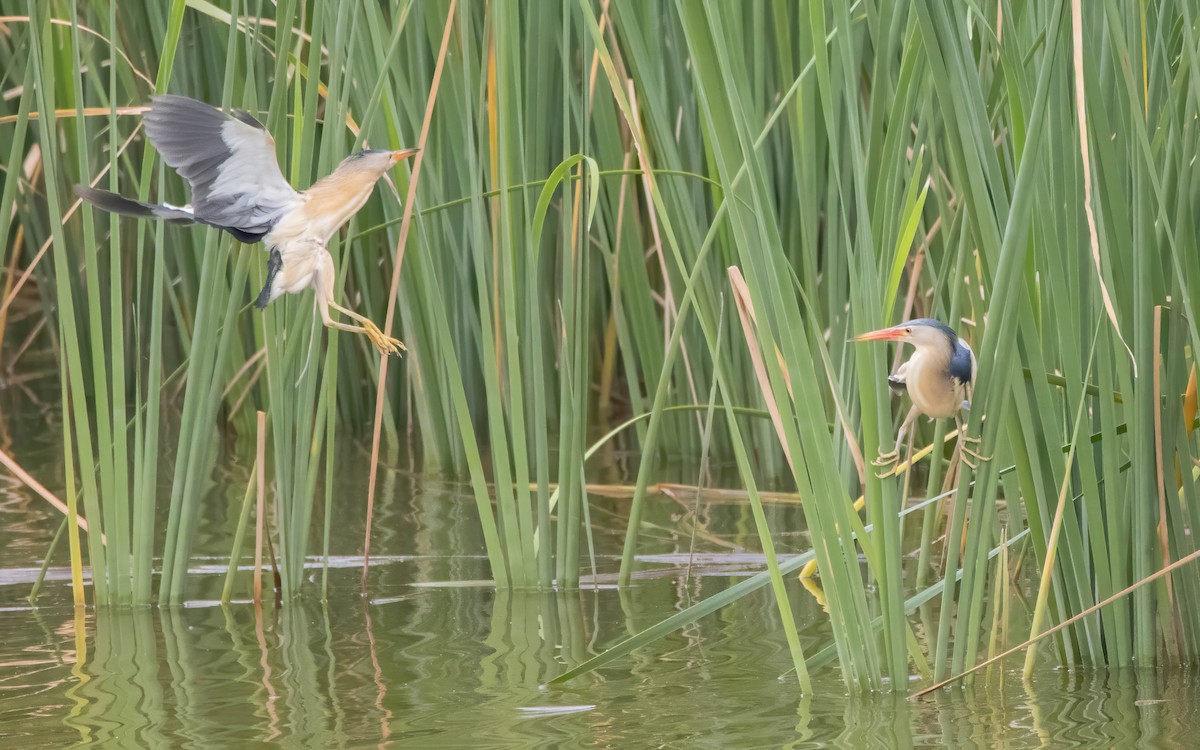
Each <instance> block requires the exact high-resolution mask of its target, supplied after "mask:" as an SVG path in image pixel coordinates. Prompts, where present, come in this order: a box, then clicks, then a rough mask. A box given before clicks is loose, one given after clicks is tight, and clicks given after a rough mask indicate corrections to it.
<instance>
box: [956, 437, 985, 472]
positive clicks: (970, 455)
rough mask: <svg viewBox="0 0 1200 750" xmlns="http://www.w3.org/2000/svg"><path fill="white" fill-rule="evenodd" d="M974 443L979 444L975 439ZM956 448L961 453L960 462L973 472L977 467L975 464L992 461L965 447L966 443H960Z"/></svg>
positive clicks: (977, 439)
mask: <svg viewBox="0 0 1200 750" xmlns="http://www.w3.org/2000/svg"><path fill="white" fill-rule="evenodd" d="M975 442H979V438H975ZM958 447H959V449H960V450H961V451H962V462H963V463H964V464H966V465H967V466H970V467H971V470H972V471H974V470H975V468H976V467H977V466H978V464H977V463H976V462H978V461H991V460H992V457H991V456H984V455H982V454H980V453H979V452H978V451H973V450H971V449H970V448H968V447H967V445H966V443H962V444H960V445H959V446H958Z"/></svg>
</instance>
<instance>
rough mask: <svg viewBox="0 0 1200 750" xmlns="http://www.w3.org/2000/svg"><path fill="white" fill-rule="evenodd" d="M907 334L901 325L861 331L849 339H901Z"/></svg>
mask: <svg viewBox="0 0 1200 750" xmlns="http://www.w3.org/2000/svg"><path fill="white" fill-rule="evenodd" d="M907 335H908V334H907V333H905V332H904V327H903V326H894V327H892V328H880V329H879V330H878V331H870V332H868V333H862V334H859V335H858V336H855V337H854V338H852V339H850V340H851V341H903V340H904V337H905V336H907Z"/></svg>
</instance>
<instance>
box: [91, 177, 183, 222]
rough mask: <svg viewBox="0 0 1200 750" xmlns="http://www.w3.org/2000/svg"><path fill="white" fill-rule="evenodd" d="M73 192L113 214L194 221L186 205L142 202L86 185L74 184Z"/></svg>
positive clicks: (172, 220) (168, 220)
mask: <svg viewBox="0 0 1200 750" xmlns="http://www.w3.org/2000/svg"><path fill="white" fill-rule="evenodd" d="M75 194H76V195H78V196H79V197H80V198H83V199H84V200H85V201H87V202H88V203H91V204H92V205H93V206H95V207H96V208H100V209H103V210H105V211H111V212H112V213H114V214H123V215H125V216H136V217H138V218H142V219H162V220H163V221H166V222H168V223H170V224H192V223H194V222H195V221H196V217H195V215H193V214H192V209H191V208H190V207H186V206H185V207H182V208H181V207H179V206H171V205H168V204H165V203H164V204H157V203H142V202H141V201H135V200H133V199H132V198H126V197H125V196H123V195H117V194H116V193H110V192H108V191H107V190H97V189H96V188H91V187H88V186H86V185H76V186H75Z"/></svg>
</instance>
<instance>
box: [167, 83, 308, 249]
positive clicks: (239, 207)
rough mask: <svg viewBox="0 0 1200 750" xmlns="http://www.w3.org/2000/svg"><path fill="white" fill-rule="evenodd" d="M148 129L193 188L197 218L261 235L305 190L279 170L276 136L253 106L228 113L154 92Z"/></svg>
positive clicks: (248, 238) (241, 235)
mask: <svg viewBox="0 0 1200 750" xmlns="http://www.w3.org/2000/svg"><path fill="white" fill-rule="evenodd" d="M151 102H152V103H151V106H150V110H149V111H148V112H146V115H145V118H144V119H145V126H146V135H148V136H149V137H150V142H151V143H153V144H154V147H155V148H156V149H158V152H159V153H160V154H162V157H163V161H165V162H166V163H167V164H168V165H170V166H171V167H173V168H174V169H175V171H177V172H179V174H180V175H181V176H182V177H183V178H184V179H186V180H187V181H188V184H189V185H191V188H192V204H191V212H192V214H193V216H194V218H195V220H196V221H199V222H202V223H204V224H211V225H213V226H217V227H221V228H223V229H228V230H229V231H230V232H232V233H233V234H234V235H236V236H237V237H238V239H240V240H242V241H243V242H257V241H258V240H261V239H262V238H263V237H264V236H266V234H267V233H268V232H270V231H271V227H272V226H273V225H274V224H275V222H276V221H278V219H279V217H280V216H282V215H283V214H285V213H287V212H288V211H290V210H291V209H292V208H294V207H295V206H296V205H297V204H298V203H299V202H300V196H299V194H298V193H297V192H296V190H295V189H294V188H292V186H291V185H289V184H288V182H287V180H285V179H284V178H283V173H282V172H280V171H279V163H278V162H277V161H276V160H275V140H274V139H273V138H271V134H270V133H268V132H267V130H266V128H264V127H263V125H262V123H260V122H259V121H258V120H256V119H254V117H252V116H251V115H250V114H249V113H248V112H243V111H241V110H235V111H234V113H233V116H232V117H231V116H229V115H227V114H225V113H224V112H222V111H221V110H219V109H217V108H216V107H213V106H211V105H208V104H205V103H204V102H200V101H196V100H195V99H190V98H188V97H186V96H175V95H169V94H167V95H159V96H153V97H151Z"/></svg>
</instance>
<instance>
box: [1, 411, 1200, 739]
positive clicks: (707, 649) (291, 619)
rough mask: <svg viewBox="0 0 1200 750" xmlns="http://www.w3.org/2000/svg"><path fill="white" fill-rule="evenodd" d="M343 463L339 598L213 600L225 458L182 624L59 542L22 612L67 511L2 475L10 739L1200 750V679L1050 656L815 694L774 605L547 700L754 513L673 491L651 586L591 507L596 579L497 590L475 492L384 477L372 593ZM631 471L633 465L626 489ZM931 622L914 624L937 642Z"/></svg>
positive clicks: (657, 512)
mask: <svg viewBox="0 0 1200 750" xmlns="http://www.w3.org/2000/svg"><path fill="white" fill-rule="evenodd" d="M27 424H30V423H27ZM11 429H12V426H11V425H10V430H11ZM26 434H27V435H31V436H32V437H31V438H30V439H28V440H22V441H18V443H19V445H18V446H16V447H14V448H13V450H14V452H15V453H16V454H17V456H18V457H19V460H21V461H22V464H23V465H25V466H26V468H29V469H30V470H33V471H35V473H36V474H37V475H38V476H39V477H42V478H44V479H46V481H47V482H48V483H49V484H50V485H51V489H54V490H56V491H57V490H58V489H60V488H58V487H55V486H54V485H53V481H52V480H53V478H54V477H56V476H58V477H61V476H62V473H61V466H59V465H58V462H59V461H60V459H58V458H57V453H56V446H57V442H56V439H55V438H53V437H48V436H43V435H37V434H36V431H34V430H32V429H30V430H28V432H26ZM340 462H341V463H340V466H339V470H338V472H337V477H338V481H339V486H338V487H337V491H336V492H335V497H336V498H337V518H336V523H335V524H334V527H333V543H332V551H333V553H334V555H335V557H334V559H333V560H332V565H331V570H330V574H329V590H330V594H329V599H328V602H327V603H321V602H320V601H318V599H319V592H320V589H321V569H320V563H319V560H317V559H315V558H314V560H313V565H312V570H311V579H310V581H309V582H308V584H307V586H308V588H307V591H308V593H309V596H308V597H307V598H306V599H304V600H303V601H301V602H299V603H296V604H292V605H289V606H285V607H283V608H281V609H276V608H275V607H274V606H273V605H268V606H266V607H265V608H264V609H262V610H261V611H260V610H257V609H256V608H255V607H254V606H253V605H251V604H249V603H247V602H245V598H246V592H248V590H249V588H248V585H249V578H248V574H245V573H243V574H242V577H241V578H239V581H238V588H237V592H238V593H237V596H238V597H239V598H241V599H242V601H241V602H240V603H236V604H234V605H232V606H230V607H227V608H222V607H221V606H220V605H219V604H217V603H216V600H217V599H218V598H219V592H220V587H221V583H222V577H223V573H224V565H225V563H226V560H227V557H226V556H227V554H228V542H227V539H228V538H229V537H230V536H231V530H232V525H233V523H234V522H235V519H236V515H235V513H234V511H235V510H236V507H237V503H238V502H240V498H241V491H242V488H243V487H244V486H245V485H244V481H245V467H244V466H240V465H239V464H238V462H237V461H236V460H234V459H229V460H228V461H226V462H224V463H223V465H222V469H221V472H220V473H219V475H218V477H217V482H216V483H215V485H214V487H213V489H212V491H211V492H210V498H209V499H210V502H209V503H208V505H207V511H206V518H205V523H204V526H203V531H202V532H201V533H200V534H199V535H198V536H197V539H196V549H195V555H194V558H193V568H194V569H195V571H196V574H195V575H194V576H193V577H192V579H191V584H190V585H191V589H190V591H189V597H188V598H189V604H188V606H186V607H182V608H178V609H173V610H168V609H162V610H160V609H147V610H139V611H109V610H101V611H92V610H89V611H87V612H86V613H83V614H81V615H78V616H77V615H76V613H75V611H74V609H73V608H72V607H71V606H70V592H69V588H68V586H69V584H68V582H67V580H66V579H67V570H66V567H65V566H66V558H65V547H64V550H63V551H62V552H60V553H59V555H57V556H56V559H55V560H54V565H53V567H52V569H51V576H50V580H49V582H48V583H47V584H46V586H45V588H44V590H43V593H42V595H41V597H40V598H39V600H38V606H37V607H33V606H31V605H30V604H29V602H28V601H27V600H26V597H27V595H28V593H29V589H30V584H31V582H32V580H33V578H34V576H35V575H36V572H37V567H38V565H39V564H40V561H41V558H42V556H43V555H44V553H45V550H46V548H47V545H48V543H49V540H50V538H51V536H52V535H53V533H54V530H55V528H56V526H57V522H58V518H57V516H56V515H55V513H54V512H53V511H51V510H49V509H48V506H47V505H46V504H45V503H44V501H42V500H40V499H37V498H35V497H34V496H33V495H32V494H31V493H30V492H28V491H27V490H26V489H24V488H23V487H21V485H20V484H19V483H18V482H16V480H15V479H13V478H12V477H10V476H8V475H7V474H3V475H0V747H5V748H8V747H16V748H22V749H23V750H33V749H34V748H62V747H68V746H72V745H75V744H78V743H94V744H97V745H101V746H108V747H169V748H175V747H195V748H210V747H236V748H252V747H276V746H278V747H294V748H327V747H328V748H335V747H414V748H416V747H451V748H452V747H464V748H465V747H472V748H473V747H514V748H526V747H617V748H641V747H705V748H708V747H712V748H726V747H728V748H744V747H779V746H795V747H989V748H990V747H1011V748H1023V747H1043V746H1049V747H1118V748H1123V747H1134V746H1143V747H1195V746H1196V738H1197V737H1200V689H1198V688H1200V683H1198V678H1197V675H1195V674H1194V673H1190V672H1182V671H1163V672H1151V671H1143V672H1140V673H1138V672H1124V673H1119V674H1118V673H1108V672H1084V671H1079V672H1068V671H1066V670H1060V669H1057V668H1055V666H1054V663H1053V662H1051V661H1049V658H1050V656H1051V655H1050V654H1047V661H1045V662H1044V663H1043V666H1042V668H1041V669H1040V670H1039V671H1038V674H1037V676H1036V678H1035V679H1034V680H1033V682H1032V684H1029V685H1026V684H1023V683H1022V682H1021V679H1020V667H1021V663H1020V659H1019V658H1018V659H1014V660H1012V661H1009V662H1006V663H1005V664H1004V666H1003V669H993V670H992V671H991V672H988V673H985V674H981V675H980V676H979V678H978V679H977V680H976V681H975V682H974V683H972V684H971V685H969V686H967V687H963V688H956V689H953V690H948V691H945V692H942V693H939V694H936V695H934V696H930V697H928V698H926V699H923V700H920V701H916V702H910V701H907V700H905V699H903V698H901V697H897V696H895V695H869V696H848V695H847V694H846V691H845V688H844V687H843V685H842V681H841V677H840V675H839V674H838V673H837V671H836V667H825V668H823V669H821V670H819V671H818V672H817V673H816V674H815V675H814V681H815V691H814V694H813V695H811V696H801V695H800V694H799V690H798V687H797V684H796V680H795V679H794V677H793V676H792V675H791V674H790V668H791V662H790V658H789V656H788V651H787V646H786V643H785V641H784V637H783V634H782V633H781V631H780V629H779V626H778V616H777V614H776V612H775V604H774V602H773V600H772V599H771V595H770V593H769V590H767V589H762V590H760V591H759V592H757V593H756V594H754V595H751V596H750V597H748V598H746V599H744V600H742V601H741V602H739V603H738V604H736V605H734V606H731V607H728V608H726V609H724V610H722V611H720V612H718V613H717V614H715V615H711V616H709V617H707V618H705V619H703V620H701V621H699V622H698V623H696V624H694V625H692V626H690V627H687V628H685V629H683V630H681V631H678V632H676V633H674V634H672V635H671V636H670V637H668V638H666V639H664V640H661V641H659V642H657V643H654V644H652V645H651V646H649V647H647V648H645V649H643V650H642V651H640V652H638V653H636V654H635V655H634V656H632V657H629V658H626V659H623V660H619V661H617V662H615V663H613V664H611V665H610V666H608V667H606V668H604V669H602V670H600V671H599V672H598V673H596V674H593V675H588V676H585V677H582V678H579V679H577V680H575V681H573V682H571V683H569V684H567V685H565V686H555V687H544V685H545V683H546V682H547V681H548V680H549V679H550V678H552V677H554V676H555V675H557V674H560V673H561V672H562V671H564V670H565V669H566V668H567V667H569V666H573V665H575V664H578V663H580V662H581V661H584V660H586V659H587V658H589V657H590V656H592V655H594V654H596V653H599V652H600V651H602V650H603V649H605V648H606V647H608V646H611V645H613V644H615V643H617V642H619V641H620V640H622V639H623V638H625V637H627V636H628V635H629V634H631V633H634V632H637V631H639V630H641V629H643V628H645V627H647V626H649V625H651V624H653V623H654V622H656V621H658V620H661V619H662V618H664V617H666V616H668V615H670V614H671V613H673V612H675V611H677V610H679V609H680V608H682V607H685V606H687V605H688V604H689V603H691V602H694V601H697V600H699V599H701V598H704V597H706V596H711V595H712V594H714V593H716V592H718V591H720V590H721V589H723V588H724V587H726V586H728V585H730V583H731V582H736V581H737V580H739V579H740V578H742V577H744V576H745V575H747V574H748V573H749V572H754V571H757V570H759V569H761V566H762V561H761V556H759V555H757V554H755V550H756V548H757V544H756V541H755V540H756V535H755V530H754V525H753V521H752V519H751V518H750V514H749V509H748V508H747V507H746V506H745V505H744V504H743V503H741V502H737V501H729V500H721V501H719V502H718V501H706V502H702V503H701V505H700V506H699V514H698V515H696V514H693V505H692V503H693V502H694V499H693V498H691V497H685V496H680V497H678V498H676V499H670V498H665V497H659V498H656V499H655V500H654V501H653V507H652V508H651V510H650V512H649V513H648V516H647V521H648V523H649V524H650V525H649V526H648V527H647V532H646V534H645V535H644V545H643V548H642V550H641V551H642V552H643V556H642V565H641V570H642V574H641V575H640V576H639V578H638V580H637V582H636V585H634V586H632V587H630V588H629V589H627V590H617V589H616V588H615V587H613V586H612V585H611V583H609V581H610V580H611V577H612V576H611V574H612V573H614V572H615V570H616V567H617V562H618V561H617V557H616V555H617V553H618V551H619V549H620V541H621V540H620V537H621V534H622V533H623V530H624V522H623V516H624V513H625V507H626V506H625V501H624V500H620V499H606V498H599V497H597V498H593V500H592V503H593V504H592V523H593V531H594V538H595V543H596V551H597V560H596V564H597V568H598V572H599V573H600V575H599V576H598V579H597V580H598V582H597V583H596V584H595V585H590V586H587V587H585V588H584V589H583V590H581V591H577V592H565V593H511V592H503V591H496V590H494V589H493V588H491V587H490V586H489V585H487V584H486V582H484V579H486V577H487V569H486V560H485V558H484V557H483V547H482V536H481V534H480V532H479V529H478V524H477V523H476V521H475V515H474V506H473V501H472V500H471V498H470V497H469V495H468V494H467V493H466V490H465V488H463V487H461V486H460V485H457V484H455V483H451V482H446V481H443V480H437V479H433V478H425V477H420V476H416V475H412V474H406V473H402V472H394V473H389V474H387V475H386V476H385V477H384V478H383V482H382V484H381V487H382V488H383V493H382V501H381V506H380V507H379V508H378V509H377V516H376V519H377V526H376V535H375V539H374V547H373V551H374V554H376V555H378V557H377V558H376V559H375V561H374V565H373V567H372V570H371V576H370V585H369V592H370V593H369V596H367V597H362V596H360V595H359V584H358V582H359V575H360V570H361V567H360V566H361V557H358V556H357V555H358V554H359V552H360V550H361V544H362V532H363V519H364V507H363V506H364V497H365V492H364V480H363V477H362V476H361V474H360V473H359V472H360V471H361V466H363V465H364V464H365V460H364V458H363V455H362V453H361V452H360V449H359V448H357V447H347V448H346V450H344V451H343V455H342V457H341V458H340ZM621 467H622V460H621V457H615V458H614V460H613V461H612V464H611V468H610V469H609V470H608V473H609V474H610V475H611V476H610V477H609V478H610V479H612V478H615V477H616V476H619V475H620V474H621V471H622V469H621ZM600 473H605V472H604V471H603V470H602V471H601V472H600ZM685 474H686V472H684V471H683V470H681V471H680V472H679V476H678V477H676V478H677V479H679V480H680V481H687V480H686V478H685ZM664 478H671V477H664ZM60 481H61V480H60ZM769 513H770V521H771V523H772V526H773V528H776V529H781V530H782V529H797V530H798V529H801V528H802V516H801V514H800V512H799V510H798V509H797V508H796V507H795V506H793V505H784V504H777V505H773V506H771V507H770V508H769ZM696 519H699V523H693V521H694V520H696ZM316 523H317V524H318V528H319V526H320V524H321V523H322V519H321V518H320V517H318V518H317V520H316ZM693 528H695V529H696V534H695V541H694V548H695V551H696V553H697V554H696V555H694V556H693V557H691V558H690V565H689V555H688V552H689V549H690V548H691V547H692V545H693V541H692V533H691V532H692V529H693ZM780 547H781V549H782V550H783V551H785V552H789V553H795V552H798V551H802V550H804V549H805V548H806V543H805V536H804V534H803V533H802V532H801V531H794V532H792V533H783V534H781V535H780ZM586 570H588V567H587V565H585V571H586ZM1022 593H1025V592H1022ZM789 594H790V596H791V599H792V602H793V605H794V607H795V608H796V611H797V621H798V623H799V626H800V628H801V630H802V636H803V639H804V646H805V649H806V651H807V652H808V653H810V654H811V653H813V652H814V651H816V650H817V649H819V648H821V647H823V646H825V645H827V644H828V642H829V633H828V630H827V629H826V628H825V626H824V622H825V620H824V614H823V612H822V611H821V608H820V605H819V603H818V602H817V601H816V600H815V599H814V598H813V597H812V596H811V595H810V594H809V593H808V592H806V591H805V590H804V589H803V588H802V587H801V586H800V585H799V584H798V583H796V582H794V581H793V582H791V583H790V591H789ZM1016 598H1017V600H1018V601H1017V605H1016V606H1015V607H1014V609H1015V610H1016V612H1015V614H1014V622H1013V623H1012V630H1011V634H1009V635H1006V637H1011V639H1012V640H1011V641H1010V643H1011V642H1016V639H1018V638H1019V637H1020V636H1021V633H1022V628H1027V625H1026V623H1025V621H1024V619H1023V618H1024V617H1025V616H1026V615H1025V612H1026V611H1027V610H1026V607H1027V606H1028V602H1024V601H1021V597H1020V596H1018V597H1016ZM936 614H937V613H936V610H930V611H921V612H918V613H917V615H916V616H915V617H914V624H915V625H917V626H918V628H917V630H918V634H919V635H923V633H924V627H922V626H923V624H924V623H927V622H932V621H934V620H935V619H936ZM1044 651H1046V652H1050V651H1052V649H1044Z"/></svg>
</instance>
